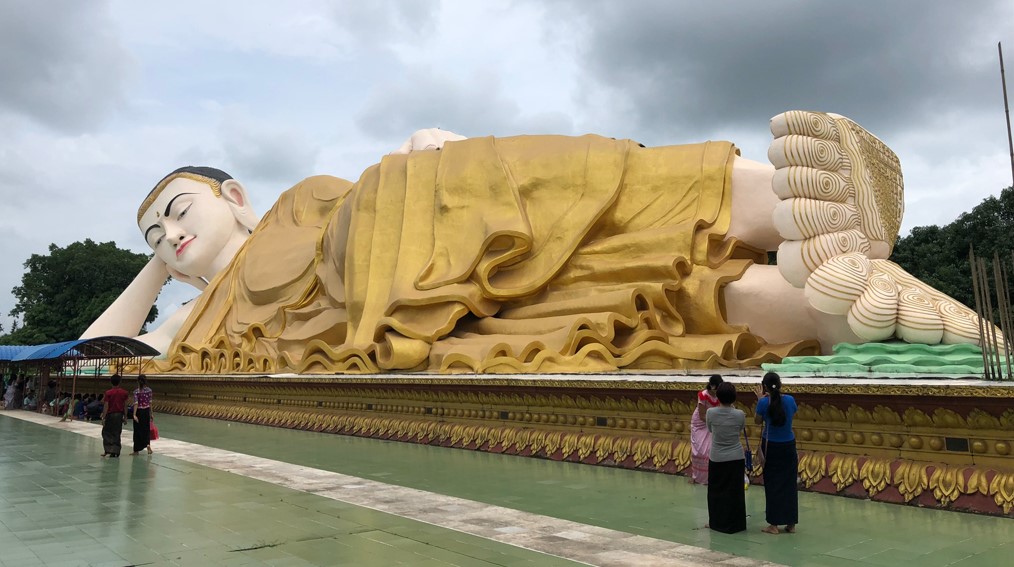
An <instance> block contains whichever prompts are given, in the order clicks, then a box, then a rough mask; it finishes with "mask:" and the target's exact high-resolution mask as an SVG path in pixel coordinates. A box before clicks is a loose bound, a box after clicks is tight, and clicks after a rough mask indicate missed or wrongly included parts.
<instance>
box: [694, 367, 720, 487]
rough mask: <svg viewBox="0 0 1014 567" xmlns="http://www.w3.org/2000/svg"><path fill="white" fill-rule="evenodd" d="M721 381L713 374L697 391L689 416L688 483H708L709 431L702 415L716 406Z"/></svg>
mask: <svg viewBox="0 0 1014 567" xmlns="http://www.w3.org/2000/svg"><path fill="white" fill-rule="evenodd" d="M721 383H722V377H721V376H719V375H718V374H715V375H713V376H712V377H711V378H710V379H709V380H708V387H707V388H705V389H703V390H701V391H700V392H697V407H696V408H695V409H694V413H693V415H692V416H691V417H690V484H694V483H697V484H708V458H709V456H710V454H711V432H710V431H708V425H707V424H706V423H705V419H704V416H705V414H707V413H708V410H709V409H711V408H714V407H718V397H717V396H716V395H715V392H716V391H717V390H718V385H719V384H721Z"/></svg>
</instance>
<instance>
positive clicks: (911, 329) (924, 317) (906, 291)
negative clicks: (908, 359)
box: [896, 287, 944, 345]
mask: <svg viewBox="0 0 1014 567" xmlns="http://www.w3.org/2000/svg"><path fill="white" fill-rule="evenodd" d="M896 332H897V335H898V338H900V339H902V340H904V341H907V342H910V343H919V344H929V345H935V344H938V343H939V342H940V340H941V339H943V336H944V322H943V321H942V320H941V319H940V314H939V313H937V311H936V308H935V306H934V305H933V300H931V299H930V298H929V296H928V295H926V294H925V293H923V292H922V290H919V289H916V288H911V287H906V288H902V289H901V291H900V293H899V294H898V326H897V331H896Z"/></svg>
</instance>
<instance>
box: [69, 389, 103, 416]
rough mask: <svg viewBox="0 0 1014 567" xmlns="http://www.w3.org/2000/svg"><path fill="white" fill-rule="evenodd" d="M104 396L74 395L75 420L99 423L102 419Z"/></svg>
mask: <svg viewBox="0 0 1014 567" xmlns="http://www.w3.org/2000/svg"><path fill="white" fill-rule="evenodd" d="M102 396H103V394H98V395H97V396H96V395H95V394H84V395H82V394H75V395H74V412H73V414H72V415H73V417H74V419H80V420H82V421H97V420H98V419H100V418H101V417H102V408H103V407H104V405H103V402H102Z"/></svg>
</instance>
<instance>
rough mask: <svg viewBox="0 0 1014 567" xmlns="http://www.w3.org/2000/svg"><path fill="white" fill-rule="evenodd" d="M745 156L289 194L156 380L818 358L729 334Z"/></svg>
mask: <svg viewBox="0 0 1014 567" xmlns="http://www.w3.org/2000/svg"><path fill="white" fill-rule="evenodd" d="M735 155H736V149H735V147H734V146H733V145H732V144H730V143H728V142H706V143H703V144H694V145H679V146H664V147H653V148H645V147H642V146H640V145H639V144H637V143H636V142H632V141H630V140H614V139H610V138H603V137H600V136H594V135H587V136H581V137H565V136H519V137H511V138H492V137H486V138H470V139H467V140H462V141H455V142H448V143H447V144H446V145H445V146H444V148H443V149H442V150H439V151H417V152H412V153H410V154H407V155H390V156H385V157H384V158H383V159H382V160H381V162H380V163H379V164H377V165H374V166H372V167H370V168H369V169H367V170H366V171H365V172H364V173H363V174H362V176H361V177H360V179H359V181H357V182H356V183H350V182H348V181H344V180H341V179H337V178H334V177H328V176H318V177H311V178H308V179H306V180H304V181H302V182H301V183H299V184H298V185H296V186H295V187H293V188H292V189H290V190H288V191H286V192H285V193H283V194H282V195H281V197H280V198H279V199H278V201H277V202H276V203H275V205H274V207H273V208H272V209H271V210H270V211H269V212H268V213H267V214H266V215H265V216H264V218H263V219H262V220H261V222H260V224H259V225H258V227H257V228H256V230H254V232H253V234H252V235H251V236H250V238H249V239H248V241H247V242H246V244H245V245H244V246H243V248H242V249H241V250H240V252H239V253H238V254H237V255H236V257H235V258H234V259H233V261H232V263H231V264H230V265H229V266H228V267H227V268H226V269H225V270H223V271H222V273H220V274H219V275H218V276H217V277H216V278H215V279H214V280H213V281H212V282H211V283H210V284H209V286H208V288H207V289H206V290H205V291H204V293H203V294H202V295H201V297H200V298H199V299H198V300H197V301H198V304H197V305H196V306H195V308H194V310H193V312H192V313H191V315H190V318H189V319H188V320H187V322H186V323H185V324H184V326H183V329H182V330H181V331H180V333H179V334H178V335H177V337H176V339H175V340H174V341H173V344H172V345H171V347H170V350H169V352H168V353H167V358H166V360H164V361H159V362H158V363H157V364H158V366H159V370H161V371H165V372H202V373H216V374H230V373H248V372H272V373H277V372H296V373H336V372H369V373H373V372H389V371H430V372H446V373H451V372H538V373H550V372H553V373H555V372H601V371H612V370H617V369H638V370H645V369H693V368H715V367H742V366H757V365H759V364H760V363H762V362H769V361H777V360H780V359H781V357H783V356H788V355H795V354H803V353H809V352H816V350H817V346H816V345H817V343H816V342H815V341H804V342H800V343H792V344H784V345H769V344H766V343H765V341H764V340H763V339H761V338H759V337H757V336H754V335H752V334H750V333H749V330H748V329H746V328H744V327H741V326H732V325H729V324H728V323H726V321H725V316H724V305H723V301H722V287H723V286H724V285H725V284H726V283H728V282H730V281H734V280H736V279H738V278H739V277H740V276H741V275H742V274H743V272H744V271H745V270H746V268H747V267H749V265H750V264H751V263H754V262H760V263H764V262H765V261H766V255H765V253H764V252H763V251H761V250H757V249H753V248H750V247H748V246H746V245H744V244H743V243H741V242H739V241H737V240H735V239H733V238H727V237H726V231H727V230H728V227H729V223H730V217H731V206H730V200H731V175H732V160H733V159H734V157H735Z"/></svg>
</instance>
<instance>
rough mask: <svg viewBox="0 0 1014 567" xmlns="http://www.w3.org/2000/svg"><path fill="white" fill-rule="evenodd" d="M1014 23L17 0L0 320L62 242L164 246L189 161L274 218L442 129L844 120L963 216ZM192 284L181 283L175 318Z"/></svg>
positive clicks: (695, 137) (980, 181)
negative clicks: (825, 115) (168, 193)
mask: <svg viewBox="0 0 1014 567" xmlns="http://www.w3.org/2000/svg"><path fill="white" fill-rule="evenodd" d="M1012 32H1014V2H1011V1H1010V0H1002V1H976V2H944V1H931V0H918V1H893V2H882V1H849V2H833V3H832V2H802V1H772V0H767V1H765V2H756V1H746V0H725V1H723V2H696V3H690V2H677V1H674V0H658V1H638V0H623V1H619V0H613V1H595V0H574V1H563V0H559V1H534V0H533V1H523V0H516V1H507V0H504V1H491V0H485V1H482V2H473V1H467V0H460V1H443V2H423V1H417V0H413V1H409V0H403V1H396V0H370V1H368V2H367V1H355V2H351V1H350V2H337V1H324V0H320V1H311V0H303V1H300V2H267V1H253V0H243V1H222V0H217V1H215V2H196V1H176V2H134V1H127V0H112V1H98V0H92V1H88V2H81V1H79V0H62V1H56V0H47V1H44V2H40V1H38V0H3V2H0V132H2V135H0V203H2V205H0V207H2V209H0V213H2V214H0V323H2V324H3V325H4V327H5V328H6V329H8V330H9V329H10V318H9V317H8V316H7V313H8V311H10V309H11V308H12V307H13V305H14V298H13V295H12V294H11V293H10V290H11V288H13V287H14V286H15V285H17V284H18V283H19V282H20V280H21V275H22V272H23V266H22V265H23V263H24V262H25V260H26V259H27V258H28V257H29V256H30V255H31V254H33V253H45V252H46V250H47V247H48V245H49V244H50V243H55V244H57V245H59V246H66V245H67V244H70V243H71V242H75V241H78V240H83V239H85V238H91V239H93V240H96V241H100V242H102V241H110V240H112V241H115V242H116V243H117V244H118V245H120V246H121V247H125V248H130V249H132V250H135V251H138V252H149V250H148V249H147V247H146V246H145V244H144V240H143V239H142V237H141V235H140V234H139V233H138V230H137V227H136V222H135V213H136V210H137V206H138V204H139V203H140V201H141V199H143V197H144V195H146V194H147V192H148V191H149V190H150V188H151V187H152V186H153V185H154V183H155V182H157V181H158V180H159V179H160V178H161V177H162V176H163V175H164V174H166V173H167V172H169V171H171V170H172V169H175V168H176V167H179V166H182V165H209V166H214V167H219V168H221V169H224V170H226V171H228V172H229V173H231V174H232V175H233V176H234V177H236V178H237V179H239V180H240V181H242V182H243V183H244V184H245V185H246V186H247V188H248V190H249V191H250V193H251V197H252V200H253V204H254V206H255V207H256V209H257V210H258V212H261V213H262V212H264V211H265V210H267V208H268V207H270V206H271V204H272V203H273V202H274V199H275V197H276V196H277V195H278V194H279V193H280V192H281V191H283V190H284V189H286V188H288V187H290V186H292V185H293V184H295V183H296V182H298V181H299V180H300V179H302V178H304V177H307V176H309V175H314V174H321V173H326V174H332V175H337V176H339V177H344V178H347V179H350V180H355V179H357V178H358V177H359V174H360V173H361V172H362V170H363V169H364V168H366V167H367V166H369V165H371V164H372V163H375V162H376V161H377V160H378V159H379V157H380V156H381V155H383V154H385V153H387V152H389V151H391V150H392V149H394V148H396V147H397V146H398V145H400V144H401V142H402V141H403V140H404V139H405V138H406V137H407V136H408V135H409V134H411V133H412V132H413V131H414V130H416V129H419V128H426V127H432V126H439V127H441V128H445V129H448V130H453V131H455V132H458V133H460V134H464V135H466V136H480V135H488V134H494V135H501V136H503V135H514V134H527V133H532V134H537V133H559V134H584V133H587V132H594V133H599V134H604V135H608V136H612V137H617V138H620V137H627V138H633V139H635V140H638V141H640V142H642V143H644V144H647V145H659V144H672V143H683V142H699V141H704V140H708V139H728V140H731V141H733V142H735V143H736V144H737V145H738V146H740V147H741V148H742V151H743V155H744V156H746V157H751V158H753V159H758V160H765V156H766V149H767V145H768V141H769V133H768V130H767V121H768V119H769V118H770V117H771V116H773V115H775V114H777V113H779V112H781V111H784V110H789V109H797V108H798V109H813V110H824V111H830V112H837V113H840V114H845V115H847V116H849V117H851V118H853V119H855V120H856V121H857V122H859V123H860V124H862V125H864V126H865V127H866V128H867V129H869V130H870V131H872V132H873V133H875V134H877V135H878V136H879V137H880V138H881V139H883V140H884V141H885V142H886V143H887V144H888V145H890V146H891V147H892V148H894V149H895V151H896V152H897V153H898V155H899V157H900V158H901V163H902V167H903V169H904V175H905V187H906V199H907V211H906V218H905V223H904V225H903V231H905V232H907V231H908V230H910V229H911V228H912V227H913V226H919V225H926V224H941V223H947V222H950V221H951V220H953V219H954V218H955V217H957V216H958V215H959V214H960V213H962V212H964V211H967V210H969V209H971V207H973V206H974V205H975V204H977V203H978V202H979V201H981V200H982V199H983V198H985V197H987V196H989V195H996V194H998V193H999V192H1000V190H1001V189H1002V188H1003V187H1007V186H1009V185H1010V184H1011V177H1010V175H1011V172H1010V162H1009V156H1008V149H1007V136H1006V127H1005V124H1004V115H1003V96H1002V92H1001V89H1000V79H999V66H998V58H997V49H996V45H997V42H998V41H1003V42H1004V44H1005V45H1006V46H1007V47H1008V53H1009V55H1008V61H1007V63H1008V66H1009V67H1012V68H1014V37H1012V35H1014V33H1012ZM1011 83H1012V89H1014V78H1012V80H1011ZM195 294H196V291H195V290H193V289H192V288H188V287H187V286H184V285H182V284H178V283H174V284H171V285H170V286H169V287H167V288H166V289H165V290H164V291H163V294H162V296H161V297H160V298H159V308H160V310H161V311H162V312H163V313H166V312H167V311H169V310H171V309H172V308H173V307H174V306H177V305H179V304H180V303H181V302H182V301H185V300H187V299H189V298H190V297H192V296H194V295H195Z"/></svg>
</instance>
